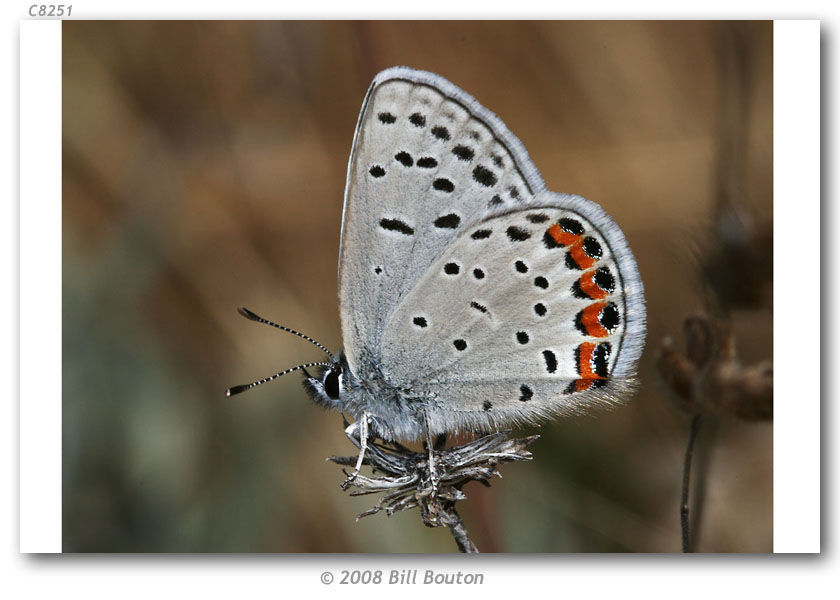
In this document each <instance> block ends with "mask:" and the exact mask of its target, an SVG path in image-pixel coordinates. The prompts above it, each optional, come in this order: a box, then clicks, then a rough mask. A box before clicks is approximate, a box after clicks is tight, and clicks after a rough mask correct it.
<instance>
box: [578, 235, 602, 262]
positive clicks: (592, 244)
mask: <svg viewBox="0 0 840 600" xmlns="http://www.w3.org/2000/svg"><path fill="white" fill-rule="evenodd" d="M583 251H584V252H586V254H587V255H588V256H589V257H591V258H601V256H602V255H603V253H604V250H603V248H601V244H600V243H598V240H596V239H595V238H594V237H591V236H587V237H585V238H583Z"/></svg>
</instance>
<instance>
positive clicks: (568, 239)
mask: <svg viewBox="0 0 840 600" xmlns="http://www.w3.org/2000/svg"><path fill="white" fill-rule="evenodd" d="M548 235H550V236H551V239H553V240H554V241H555V242H556V243H557V244H558V245H559V246H571V245H572V244H575V243H576V242H578V241H580V236H579V235H575V234H574V233H569V232H568V231H565V230H564V229H563V228H562V227H560V226H559V225H558V224H557V223H555V224H554V225H552V226H551V227H549V228H548Z"/></svg>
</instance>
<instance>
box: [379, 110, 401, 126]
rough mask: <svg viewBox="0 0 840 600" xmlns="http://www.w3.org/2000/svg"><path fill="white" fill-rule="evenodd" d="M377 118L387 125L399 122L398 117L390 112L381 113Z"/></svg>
mask: <svg viewBox="0 0 840 600" xmlns="http://www.w3.org/2000/svg"><path fill="white" fill-rule="evenodd" d="M377 117H379V121H380V122H382V123H385V124H386V125H390V124H391V123H393V122H394V121H396V120H397V117H395V116H394V115H392V114H391V113H389V112H381V113H379V114H378V115H377Z"/></svg>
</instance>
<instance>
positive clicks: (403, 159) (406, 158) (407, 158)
mask: <svg viewBox="0 0 840 600" xmlns="http://www.w3.org/2000/svg"><path fill="white" fill-rule="evenodd" d="M394 158H395V159H397V162H399V163H400V164H401V165H402V166H404V167H410V166H411V165H413V164H414V160H413V159H412V158H411V155H410V154H409V153H408V152H405V151H403V152H397V154H396V155H395V156H394Z"/></svg>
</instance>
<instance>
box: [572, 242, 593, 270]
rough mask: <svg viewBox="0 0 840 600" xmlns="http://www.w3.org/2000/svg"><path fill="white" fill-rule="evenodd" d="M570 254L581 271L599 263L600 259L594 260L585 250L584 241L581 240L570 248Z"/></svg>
mask: <svg viewBox="0 0 840 600" xmlns="http://www.w3.org/2000/svg"><path fill="white" fill-rule="evenodd" d="M569 254H570V255H571V256H572V259H573V260H574V261H575V263H577V266H579V267H580V268H581V269H588V268H589V267H591V266H592V265H594V264H595V263H596V262H598V259H596V258H592V257H591V256H589V255H588V254H587V253H586V251H585V250H584V249H583V240H579V241H578V242H577V243H576V244H575V245H574V246H572V247H571V248H569Z"/></svg>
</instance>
